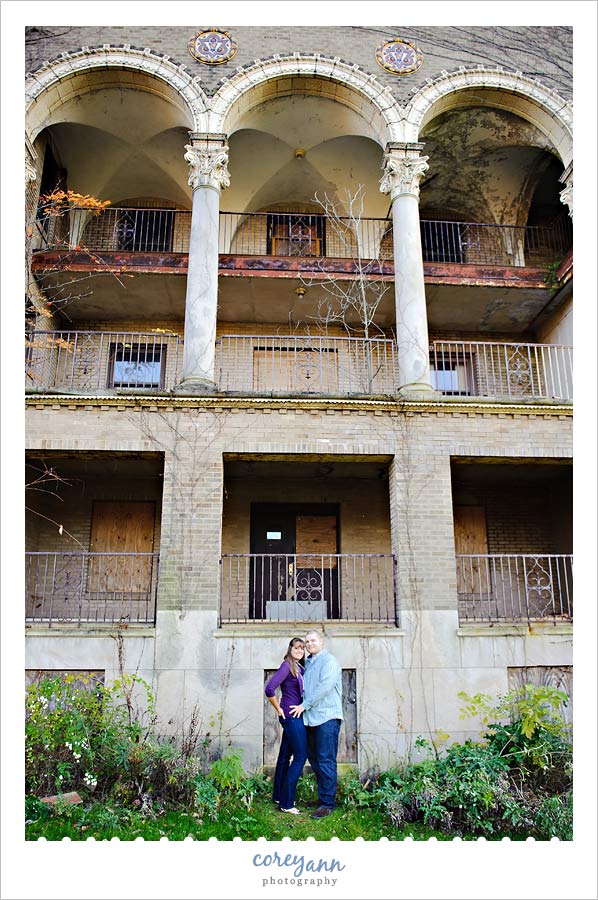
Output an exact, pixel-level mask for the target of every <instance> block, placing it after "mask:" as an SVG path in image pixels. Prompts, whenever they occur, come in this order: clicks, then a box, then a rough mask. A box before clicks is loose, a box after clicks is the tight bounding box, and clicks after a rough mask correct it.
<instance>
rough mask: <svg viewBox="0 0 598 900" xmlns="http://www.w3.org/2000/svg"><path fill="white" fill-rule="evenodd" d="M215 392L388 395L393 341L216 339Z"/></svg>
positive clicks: (394, 370) (394, 384) (393, 371)
mask: <svg viewBox="0 0 598 900" xmlns="http://www.w3.org/2000/svg"><path fill="white" fill-rule="evenodd" d="M217 373H218V374H217V377H218V389H219V390H220V391H222V392H224V393H244V394H247V393H250V394H267V395H282V396H295V395H304V394H310V395H311V394H316V395H317V394H320V395H324V396H353V395H355V396H359V395H365V396H372V395H393V394H396V392H397V390H398V360H397V348H396V344H395V343H394V341H391V340H385V339H381V338H376V339H373V340H363V339H358V338H338V337H319V336H313V337H312V336H298V335H288V336H281V335H235V334H224V335H221V337H220V339H219V340H218V341H217Z"/></svg>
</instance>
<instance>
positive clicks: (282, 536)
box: [249, 503, 340, 621]
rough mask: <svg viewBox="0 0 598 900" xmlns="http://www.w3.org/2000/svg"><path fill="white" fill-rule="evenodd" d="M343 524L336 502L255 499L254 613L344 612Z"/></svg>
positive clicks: (298, 616) (316, 615)
mask: <svg viewBox="0 0 598 900" xmlns="http://www.w3.org/2000/svg"><path fill="white" fill-rule="evenodd" d="M338 524H339V523H338V507H337V506H336V505H331V504H320V503H318V504H285V503H253V504H252V506H251V554H252V555H251V565H250V581H249V615H250V618H254V619H275V620H282V621H286V620H288V621H291V620H295V621H320V620H321V619H323V618H328V619H334V618H338V617H339V614H340V585H339V566H338V556H337V554H338V547H339V540H338V530H339V529H338Z"/></svg>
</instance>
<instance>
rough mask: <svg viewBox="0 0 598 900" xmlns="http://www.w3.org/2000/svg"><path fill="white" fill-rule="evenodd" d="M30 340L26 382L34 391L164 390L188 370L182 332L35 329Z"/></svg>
mask: <svg viewBox="0 0 598 900" xmlns="http://www.w3.org/2000/svg"><path fill="white" fill-rule="evenodd" d="M25 344H26V354H25V386H26V387H27V388H29V389H30V390H57V391H77V392H81V391H94V390H95V391H97V390H102V389H106V388H108V389H116V388H121V389H122V388H131V389H133V388H134V389H136V390H138V389H153V390H164V389H166V388H169V387H173V386H174V385H175V384H176V383H177V381H178V380H179V379H180V375H181V372H182V358H183V352H182V348H183V341H182V339H181V338H179V337H178V335H176V334H163V333H156V332H155V331H154V332H147V333H145V334H143V333H135V332H123V331H109V332H106V331H50V332H30V333H29V334H28V335H27V338H26V341H25Z"/></svg>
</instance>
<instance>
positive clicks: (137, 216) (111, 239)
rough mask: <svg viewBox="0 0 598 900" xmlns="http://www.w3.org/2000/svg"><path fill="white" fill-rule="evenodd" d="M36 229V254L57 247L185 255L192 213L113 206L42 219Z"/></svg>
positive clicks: (181, 210)
mask: <svg viewBox="0 0 598 900" xmlns="http://www.w3.org/2000/svg"><path fill="white" fill-rule="evenodd" d="M57 221H60V227H59V228H58V226H57V225H56V222H57ZM38 227H39V232H40V234H39V236H38V237H37V242H36V249H39V250H47V249H54V248H55V246H59V247H70V248H71V249H76V248H78V247H84V248H85V249H86V250H93V251H95V252H102V251H103V252H105V253H108V252H111V253H118V252H128V253H131V252H132V253H188V252H189V234H190V231H191V212H190V211H189V210H184V209H180V210H179V209H142V208H129V207H127V208H120V207H115V206H110V207H108V208H107V209H104V210H102V211H101V212H99V213H96V212H94V211H90V210H87V209H71V210H70V212H69V214H68V218H67V217H66V216H63V217H60V220H57V219H56V218H46V219H42V220H40V223H39V226H38Z"/></svg>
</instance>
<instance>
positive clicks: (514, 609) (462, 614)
mask: <svg viewBox="0 0 598 900" xmlns="http://www.w3.org/2000/svg"><path fill="white" fill-rule="evenodd" d="M456 561H457V595H458V600H459V621H460V622H491V623H500V622H530V621H532V620H534V621H536V620H542V619H553V620H556V619H559V620H571V619H572V618H573V557H572V556H571V555H568V554H554V553H548V554H529V553H528V554H512V553H508V554H500V555H499V554H459V555H457V557H456Z"/></svg>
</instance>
